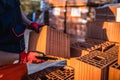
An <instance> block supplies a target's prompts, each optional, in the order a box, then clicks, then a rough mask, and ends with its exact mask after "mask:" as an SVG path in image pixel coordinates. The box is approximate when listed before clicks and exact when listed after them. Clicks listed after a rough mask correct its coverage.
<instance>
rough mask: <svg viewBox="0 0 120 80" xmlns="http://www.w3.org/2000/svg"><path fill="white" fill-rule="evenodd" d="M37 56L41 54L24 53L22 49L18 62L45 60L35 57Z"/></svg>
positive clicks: (40, 61) (39, 61)
mask: <svg viewBox="0 0 120 80" xmlns="http://www.w3.org/2000/svg"><path fill="white" fill-rule="evenodd" d="M38 56H41V55H40V54H39V53H37V52H28V53H25V51H23V52H22V53H20V63H42V62H45V60H40V59H37V57H38Z"/></svg>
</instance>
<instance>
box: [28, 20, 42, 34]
mask: <svg viewBox="0 0 120 80" xmlns="http://www.w3.org/2000/svg"><path fill="white" fill-rule="evenodd" d="M43 26H44V24H38V23H35V22H32V23H31V24H30V27H29V28H30V29H32V30H34V31H35V32H37V33H39V31H40V29H41V28H42V27H43Z"/></svg>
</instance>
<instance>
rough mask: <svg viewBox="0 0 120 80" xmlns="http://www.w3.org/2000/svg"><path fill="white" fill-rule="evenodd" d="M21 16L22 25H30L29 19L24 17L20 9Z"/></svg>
mask: <svg viewBox="0 0 120 80" xmlns="http://www.w3.org/2000/svg"><path fill="white" fill-rule="evenodd" d="M21 15H22V20H23V23H24V24H25V25H26V26H29V25H30V24H31V23H32V21H31V20H29V19H28V18H27V17H26V15H25V13H24V12H23V11H22V9H21Z"/></svg>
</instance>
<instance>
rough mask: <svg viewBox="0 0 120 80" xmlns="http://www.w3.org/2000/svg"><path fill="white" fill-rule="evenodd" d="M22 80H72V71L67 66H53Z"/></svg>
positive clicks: (26, 76)
mask: <svg viewBox="0 0 120 80" xmlns="http://www.w3.org/2000/svg"><path fill="white" fill-rule="evenodd" d="M23 80H74V69H73V68H72V67H69V66H65V67H55V66H53V67H49V68H46V69H44V70H41V71H38V72H35V73H33V74H30V75H25V76H24V77H23Z"/></svg>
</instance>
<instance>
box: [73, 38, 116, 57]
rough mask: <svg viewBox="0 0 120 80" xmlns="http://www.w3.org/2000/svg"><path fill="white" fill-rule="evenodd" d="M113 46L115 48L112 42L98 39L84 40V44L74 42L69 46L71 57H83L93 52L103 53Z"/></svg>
mask: <svg viewBox="0 0 120 80" xmlns="http://www.w3.org/2000/svg"><path fill="white" fill-rule="evenodd" d="M113 46H115V43H114V42H110V41H104V40H98V39H86V42H84V43H81V42H75V43H72V44H71V55H73V56H83V55H86V54H88V53H89V52H91V51H94V50H99V51H101V52H105V51H106V50H108V49H110V48H111V47H113Z"/></svg>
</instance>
